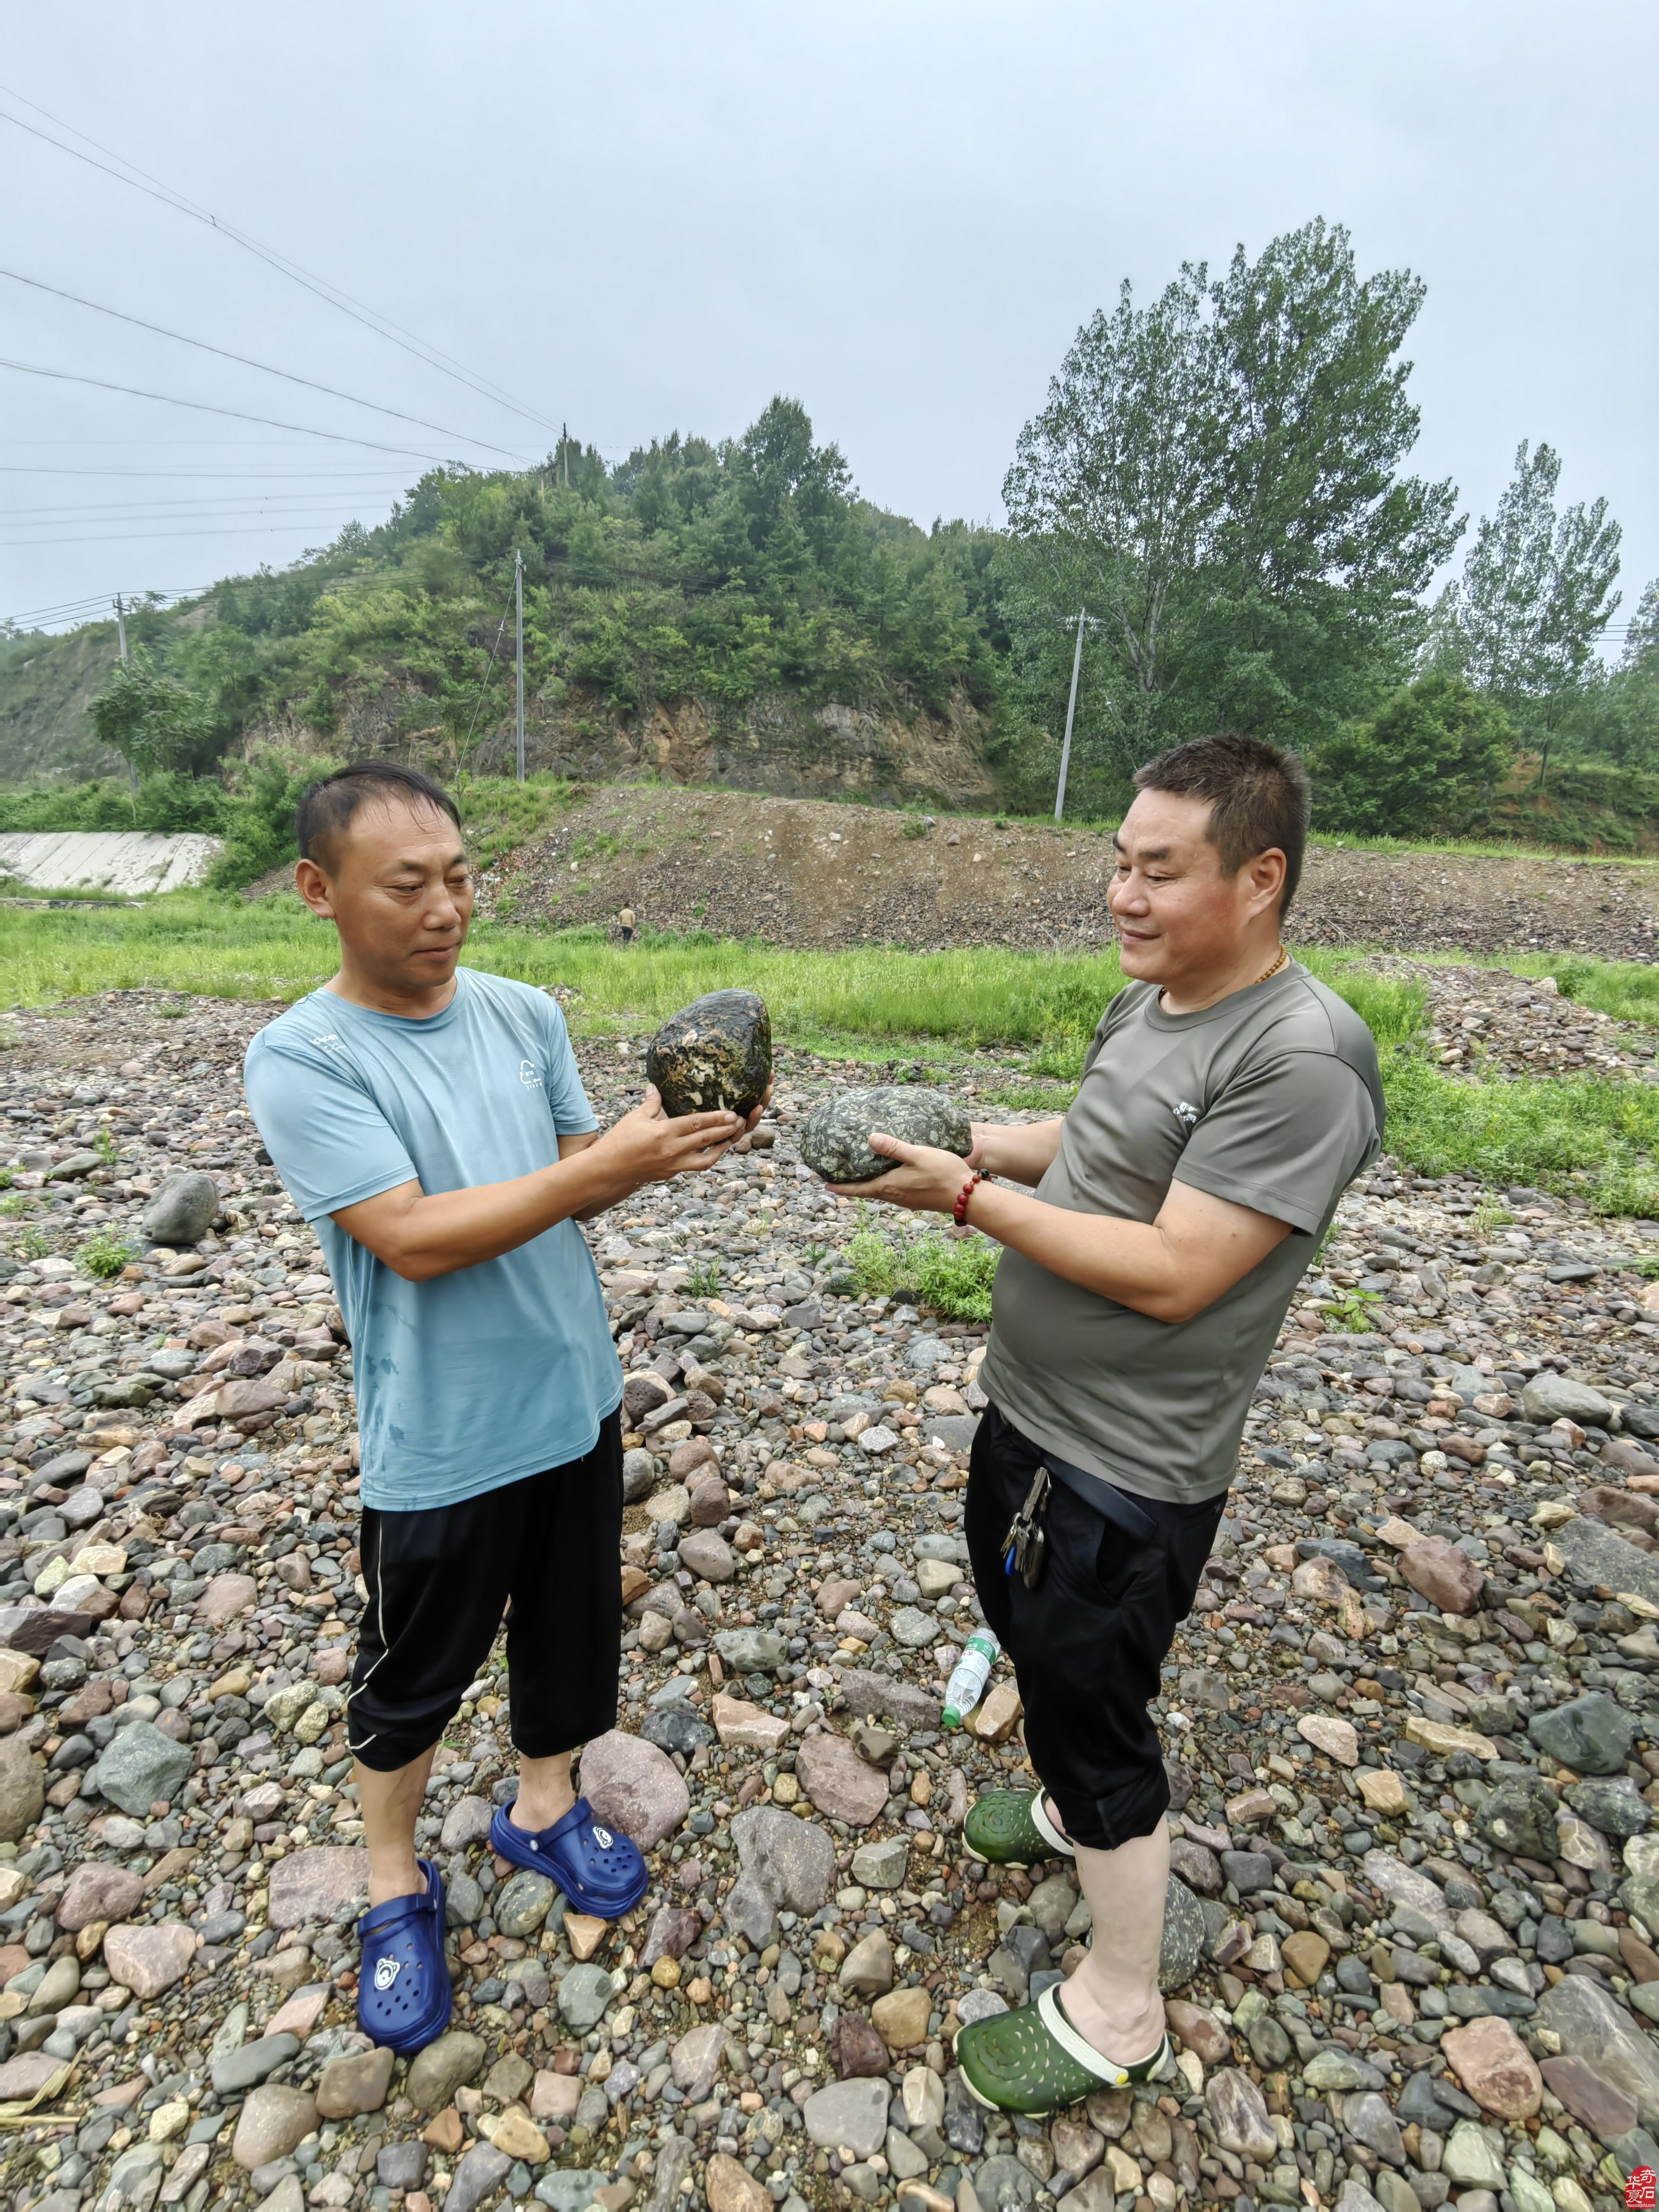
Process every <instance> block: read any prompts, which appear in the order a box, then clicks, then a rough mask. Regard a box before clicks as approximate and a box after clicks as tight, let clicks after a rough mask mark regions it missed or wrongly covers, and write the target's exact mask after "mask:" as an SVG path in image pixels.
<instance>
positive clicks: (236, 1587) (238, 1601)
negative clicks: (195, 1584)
mask: <svg viewBox="0 0 1659 2212" xmlns="http://www.w3.org/2000/svg"><path fill="white" fill-rule="evenodd" d="M258 1595H259V1585H258V1583H256V1582H255V1581H254V1579H253V1577H252V1575H215V1577H213V1580H212V1581H211V1582H210V1583H209V1584H208V1586H207V1588H206V1589H204V1591H203V1592H202V1595H201V1596H200V1597H199V1598H198V1599H197V1603H196V1610H197V1613H199V1614H200V1616H201V1618H202V1619H203V1620H205V1621H208V1622H210V1623H212V1624H214V1625H215V1626H217V1625H219V1624H220V1623H222V1622H224V1621H227V1620H234V1619H235V1618H236V1616H237V1614H238V1613H246V1612H247V1610H248V1609H249V1607H251V1606H252V1605H253V1604H254V1603H255V1602H256V1601H258Z"/></svg>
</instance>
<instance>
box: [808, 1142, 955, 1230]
mask: <svg viewBox="0 0 1659 2212" xmlns="http://www.w3.org/2000/svg"><path fill="white" fill-rule="evenodd" d="M870 1149H871V1151H872V1152H874V1153H876V1154H877V1155H878V1157H879V1158H882V1159H884V1160H897V1161H899V1162H900V1163H901V1164H900V1165H899V1166H897V1167H896V1168H890V1169H889V1170H888V1171H887V1173H886V1174H885V1175H882V1176H872V1178H871V1180H870V1181H869V1182H833V1183H831V1184H830V1186H829V1188H830V1189H831V1190H833V1191H834V1192H835V1194H836V1197H837V1198H870V1199H879V1200H881V1202H882V1204H883V1205H884V1206H908V1207H909V1208H910V1209H911V1211H912V1212H920V1213H949V1212H950V1211H951V1208H952V1207H953V1206H955V1204H956V1202H957V1194H958V1193H959V1192H960V1191H961V1188H962V1186H963V1183H965V1182H967V1180H968V1177H969V1175H970V1174H971V1172H972V1165H971V1164H970V1162H969V1160H964V1159H963V1157H962V1155H961V1154H960V1153H959V1152H944V1151H942V1150H941V1149H940V1148H939V1146H937V1145H907V1144H905V1143H903V1142H902V1140H901V1139H899V1138H897V1137H890V1136H889V1135H888V1134H887V1133H886V1131H885V1130H884V1129H877V1130H874V1131H872V1133H871V1137H870ZM975 1149H977V1147H975Z"/></svg>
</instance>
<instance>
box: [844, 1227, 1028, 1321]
mask: <svg viewBox="0 0 1659 2212" xmlns="http://www.w3.org/2000/svg"><path fill="white" fill-rule="evenodd" d="M999 1257H1000V1247H999V1246H997V1245H995V1244H994V1243H991V1241H990V1239H989V1238H988V1237H945V1236H944V1235H942V1234H941V1233H940V1232H939V1231H938V1230H937V1229H924V1230H922V1231H920V1232H917V1233H907V1232H905V1231H891V1230H886V1229H874V1228H862V1229H860V1230H858V1231H856V1232H855V1233H854V1237H853V1240H852V1242H851V1243H850V1244H848V1248H847V1259H848V1265H849V1266H850V1267H851V1268H852V1270H853V1273H854V1275H855V1276H856V1277H857V1279H858V1285H859V1288H860V1291H863V1292H864V1294H865V1295H866V1297H890V1296H891V1295H892V1293H893V1292H894V1291H896V1290H898V1289H900V1288H901V1287H902V1288H904V1289H906V1290H911V1291H915V1294H916V1296H917V1297H919V1298H920V1299H921V1302H922V1304H924V1305H926V1306H928V1307H931V1308H932V1309H933V1310H934V1311H935V1312H937V1313H942V1314H945V1315H947V1316H949V1317H950V1318H951V1320H952V1321H989V1319H990V1318H991V1282H992V1278H993V1277H994V1275H995V1273H996V1271H997V1261H998V1258H999Z"/></svg>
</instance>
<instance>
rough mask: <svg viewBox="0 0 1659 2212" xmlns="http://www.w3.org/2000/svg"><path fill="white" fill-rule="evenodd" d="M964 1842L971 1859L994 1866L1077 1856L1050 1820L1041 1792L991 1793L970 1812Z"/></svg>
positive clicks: (964, 1829) (963, 1836)
mask: <svg viewBox="0 0 1659 2212" xmlns="http://www.w3.org/2000/svg"><path fill="white" fill-rule="evenodd" d="M962 1840H963V1845H964V1846H965V1848H966V1849H967V1850H968V1853H969V1857H973V1858H976V1859H979V1860H981V1862H984V1863H989V1864H990V1865H992V1866H1030V1865H1031V1864H1032V1863H1033V1862H1034V1861H1036V1860H1037V1859H1054V1858H1066V1859H1073V1858H1075V1857H1077V1853H1076V1851H1075V1850H1073V1848H1072V1845H1071V1843H1070V1841H1069V1839H1068V1838H1066V1837H1065V1836H1063V1835H1061V1833H1060V1830H1059V1829H1058V1828H1057V1827H1056V1826H1054V1822H1053V1820H1051V1819H1050V1818H1049V1816H1048V1806H1047V1805H1046V1804H1045V1803H1044V1802H1043V1796H1042V1790H987V1791H986V1793H985V1795H984V1796H982V1797H981V1798H978V1799H976V1800H975V1802H974V1803H973V1804H972V1805H971V1806H970V1807H969V1811H968V1817H967V1819H966V1820H964V1821H963V1824H962Z"/></svg>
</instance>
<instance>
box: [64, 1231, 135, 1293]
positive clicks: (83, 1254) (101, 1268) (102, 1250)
mask: <svg viewBox="0 0 1659 2212" xmlns="http://www.w3.org/2000/svg"><path fill="white" fill-rule="evenodd" d="M137 1257H138V1247H137V1245H136V1244H129V1243H126V1242H125V1239H124V1238H122V1237H112V1236H110V1235H108V1234H107V1233H105V1234H102V1235H100V1236H97V1237H88V1240H87V1242H86V1243H84V1244H83V1245H82V1247H81V1249H80V1250H79V1252H77V1253H76V1258H77V1259H78V1260H79V1261H80V1262H81V1265H82V1267H84V1268H85V1269H86V1271H87V1273H88V1274H89V1275H96V1276H97V1277H98V1279H99V1280H100V1282H104V1281H107V1279H109V1277H110V1276H112V1275H118V1274H119V1273H120V1272H121V1270H122V1268H123V1267H131V1264H132V1262H133V1261H135V1260H136V1259H137Z"/></svg>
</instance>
